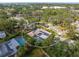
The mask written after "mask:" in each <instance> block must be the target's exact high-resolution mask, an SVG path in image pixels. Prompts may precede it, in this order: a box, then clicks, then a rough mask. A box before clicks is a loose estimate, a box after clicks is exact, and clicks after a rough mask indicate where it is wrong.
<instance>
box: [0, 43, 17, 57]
mask: <svg viewBox="0 0 79 59" xmlns="http://www.w3.org/2000/svg"><path fill="white" fill-rule="evenodd" d="M16 53H17V49H15V48H14V49H12V48H10V47H9V45H8V43H3V44H0V57H9V56H12V55H15V54H16Z"/></svg>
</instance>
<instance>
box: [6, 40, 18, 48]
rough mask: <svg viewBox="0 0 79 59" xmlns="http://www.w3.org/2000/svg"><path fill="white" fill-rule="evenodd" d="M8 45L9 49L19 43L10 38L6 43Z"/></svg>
mask: <svg viewBox="0 0 79 59" xmlns="http://www.w3.org/2000/svg"><path fill="white" fill-rule="evenodd" d="M8 45H9V47H10V48H11V49H14V48H16V47H17V46H19V43H18V42H17V41H16V40H15V39H12V40H10V43H8Z"/></svg>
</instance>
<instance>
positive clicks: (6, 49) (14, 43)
mask: <svg viewBox="0 0 79 59" xmlns="http://www.w3.org/2000/svg"><path fill="white" fill-rule="evenodd" d="M25 43H26V41H25V40H24V38H23V37H22V36H18V37H16V38H12V39H11V40H9V41H7V42H5V43H2V44H0V57H8V56H12V55H15V54H16V53H17V49H18V47H20V46H24V45H25Z"/></svg>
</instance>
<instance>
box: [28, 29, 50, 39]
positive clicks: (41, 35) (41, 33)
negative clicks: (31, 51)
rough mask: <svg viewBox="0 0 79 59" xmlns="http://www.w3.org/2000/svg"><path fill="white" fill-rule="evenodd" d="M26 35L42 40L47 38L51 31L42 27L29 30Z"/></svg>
mask: <svg viewBox="0 0 79 59" xmlns="http://www.w3.org/2000/svg"><path fill="white" fill-rule="evenodd" d="M28 35H29V36H31V37H34V38H35V39H37V40H43V39H47V38H48V37H49V36H50V35H51V33H50V32H48V31H46V30H43V29H37V30H34V31H31V32H29V33H28Z"/></svg>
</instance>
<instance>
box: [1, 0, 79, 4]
mask: <svg viewBox="0 0 79 59" xmlns="http://www.w3.org/2000/svg"><path fill="white" fill-rule="evenodd" d="M9 2H52V3H53V2H55V3H60V2H61V3H63V2H64V3H79V0H0V3H9Z"/></svg>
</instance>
